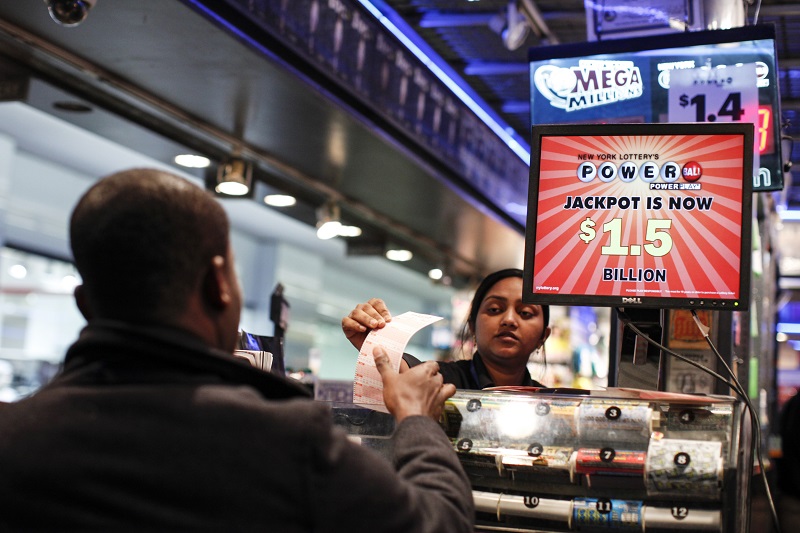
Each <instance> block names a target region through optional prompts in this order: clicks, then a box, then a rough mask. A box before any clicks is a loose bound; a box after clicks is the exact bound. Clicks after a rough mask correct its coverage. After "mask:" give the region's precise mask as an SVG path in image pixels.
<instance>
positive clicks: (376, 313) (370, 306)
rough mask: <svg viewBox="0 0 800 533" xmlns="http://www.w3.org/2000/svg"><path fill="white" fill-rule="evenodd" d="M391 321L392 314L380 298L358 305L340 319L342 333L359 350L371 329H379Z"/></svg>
mask: <svg viewBox="0 0 800 533" xmlns="http://www.w3.org/2000/svg"><path fill="white" fill-rule="evenodd" d="M391 321H392V314H391V313H390V312H389V309H387V308H386V304H385V303H384V302H383V300H381V299H380V298H372V299H370V300H369V301H367V302H365V303H363V304H358V305H357V306H356V308H355V309H353V310H352V311H350V314H349V315H347V316H346V317H344V318H343V319H342V331H343V332H344V336H345V337H347V340H349V341H350V343H351V344H352V345H353V346H355V347H356V349H357V350H361V345H362V344H364V339H366V338H367V335H368V334H369V332H370V331H371V330H373V329H381V328H382V327H384V326H386V323H387V322H391Z"/></svg>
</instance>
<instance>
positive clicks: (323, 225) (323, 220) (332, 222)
mask: <svg viewBox="0 0 800 533" xmlns="http://www.w3.org/2000/svg"><path fill="white" fill-rule="evenodd" d="M339 218H340V217H339V206H338V205H337V204H335V203H333V202H328V203H326V204H324V205H323V206H322V207H320V208H319V209H317V238H318V239H322V240H324V241H326V240H328V239H333V238H334V237H338V236H339V230H340V229H341V228H342V222H341V221H340V220H339Z"/></svg>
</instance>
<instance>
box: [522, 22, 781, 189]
mask: <svg viewBox="0 0 800 533" xmlns="http://www.w3.org/2000/svg"><path fill="white" fill-rule="evenodd" d="M528 56H529V59H530V76H531V120H532V122H531V123H532V124H565V123H597V122H628V123H630V122H656V123H664V122H675V121H676V120H674V119H670V108H669V105H670V103H669V97H670V78H671V74H672V73H674V72H675V71H676V70H683V69H701V68H707V69H711V70H712V71H713V72H715V73H718V72H720V71H721V69H723V68H726V67H735V66H740V65H750V66H752V65H754V72H755V73H754V74H753V75H752V76H753V78H755V79H756V84H757V90H754V91H753V92H754V93H757V94H752V98H751V100H750V101H751V102H752V105H753V107H755V108H756V109H754V110H749V111H748V112H746V113H744V112H741V111H742V109H741V108H740V106H739V105H738V104H739V102H740V100H739V97H740V96H741V95H740V94H738V93H737V92H736V91H735V90H731V91H729V92H728V93H727V94H728V96H729V97H728V98H725V97H721V98H720V100H719V102H717V103H712V102H711V100H712V98H711V95H709V98H708V99H705V95H703V94H696V93H693V94H685V95H682V94H675V95H674V96H673V97H680V96H684V99H683V100H682V101H681V105H682V107H680V108H673V112H674V111H675V110H681V111H683V112H684V113H683V115H684V116H686V115H688V116H692V117H694V118H680V119H679V120H677V121H680V122H710V121H734V120H735V121H749V122H751V123H753V124H754V125H755V126H756V129H755V132H756V139H755V140H757V141H758V143H757V145H756V147H755V148H756V149H757V151H758V158H757V159H756V164H757V168H755V169H754V172H753V176H752V179H753V190H754V191H756V192H760V191H777V190H781V189H782V188H783V185H784V171H783V161H782V158H781V154H780V148H781V143H780V133H781V132H780V125H781V119H780V98H779V94H778V73H777V62H776V52H775V27H774V26H773V25H757V26H744V27H741V28H734V29H730V30H704V31H695V32H682V33H670V34H665V35H658V36H651V37H640V38H628V39H612V40H607V41H599V42H590V43H574V44H565V45H557V46H549V47H536V48H531V49H530V51H529V53H528ZM729 70H730V69H729ZM723 78H724V76H722V75H720V76H719V80H717V81H724V80H723ZM676 80H678V81H676V83H673V85H674V86H675V87H673V90H674V91H675V92H676V93H677V91H678V87H677V85H678V83H679V82H681V81H682V80H685V76H680V77H676ZM683 82H684V83H685V81H683ZM713 88H714V89H715V90H716V91H717V92H716V93H715V94H716V95H719V94H720V92H723V91H725V90H726V89H725V87H721V86H719V84H717V86H714V87H713ZM695 89H696V88H695ZM723 94H725V93H724V92H723ZM717 104H719V105H717Z"/></svg>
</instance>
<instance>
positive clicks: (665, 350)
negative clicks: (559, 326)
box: [616, 308, 734, 388]
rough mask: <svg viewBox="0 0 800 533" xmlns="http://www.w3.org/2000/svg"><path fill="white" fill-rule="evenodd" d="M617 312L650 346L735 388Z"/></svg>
mask: <svg viewBox="0 0 800 533" xmlns="http://www.w3.org/2000/svg"><path fill="white" fill-rule="evenodd" d="M616 311H617V316H618V317H619V320H620V322H622V323H623V324H624V325H625V326H627V327H629V328H630V329H631V331H633V332H634V333H636V334H637V335H639V336H640V337H642V338H643V339H645V340H647V342H649V343H650V344H652V345H653V346H655V347H656V348H658V349H659V350H661V351H662V352H665V353H668V354H670V355H671V356H673V357H675V358H677V359H680V360H681V361H683V362H685V363H689V364H690V365H692V366H694V367H696V368H698V369H700V370H702V371H703V372H706V373H707V374H711V375H712V376H714V377H715V378H717V379H718V380H720V381H721V382H722V383H724V384H725V385H727V386H728V387H730V388H733V387H734V385H733V384H732V383H731V382H730V381H728V380H727V379H726V378H725V377H723V376H721V375H720V374H717V373H716V372H714V371H713V370H711V369H710V368H708V367H705V366H703V365H701V364H700V363H698V362H697V361H692V360H691V359H689V358H688V357H686V356H685V355H681V354H679V353H678V352H675V351H673V350H670V349H669V348H667V347H666V346H664V345H663V344H661V343H659V342H657V341H655V340H653V339H651V338H650V336H648V335H647V334H646V333H644V332H643V331H642V330H640V329H639V328H638V327H636V326H635V325H633V323H632V322H631V319H630V318H629V317H628V316H627V315H626V314H625V312H624V311H621V310H620V309H619V308H616Z"/></svg>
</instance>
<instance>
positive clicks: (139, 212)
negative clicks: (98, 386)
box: [70, 169, 241, 350]
mask: <svg viewBox="0 0 800 533" xmlns="http://www.w3.org/2000/svg"><path fill="white" fill-rule="evenodd" d="M228 231H229V225H228V218H227V216H226V214H225V211H224V210H223V209H222V207H221V206H220V205H219V203H217V202H216V201H215V200H214V199H213V198H212V197H211V196H210V195H209V194H208V193H206V192H205V191H204V190H202V189H201V188H199V187H197V186H195V185H194V184H192V183H191V182H189V181H187V180H184V179H183V178H180V177H178V176H175V175H173V174H169V173H167V172H164V171H161V170H154V169H134V170H128V171H124V172H119V173H117V174H113V175H111V176H108V177H106V178H103V179H102V180H100V181H99V182H97V183H96V184H95V185H94V186H92V187H91V188H90V189H89V190H88V191H87V192H86V194H85V195H84V196H83V197H82V198H81V199H80V201H79V202H78V205H77V206H76V207H75V210H74V211H73V213H72V219H71V221H70V240H71V245H72V253H73V256H74V259H75V264H76V266H77V268H78V271H79V272H80V274H81V277H82V278H83V285H82V286H81V287H79V288H78V289H77V290H76V298H77V300H78V306H79V308H80V309H81V312H82V313H83V314H84V315H85V316H86V318H87V319H92V318H102V319H113V320H121V321H125V322H133V323H139V324H160V325H169V326H177V327H182V328H185V329H190V330H192V331H193V332H195V333H197V334H200V335H201V336H203V338H205V339H206V340H207V341H208V342H209V344H211V345H213V346H216V347H218V348H222V349H226V350H229V349H232V348H233V343H234V342H235V338H236V333H237V331H238V322H239V312H240V305H241V295H240V289H239V284H238V280H237V279H236V274H235V271H234V266H233V255H232V253H231V251H230V244H229V238H228Z"/></svg>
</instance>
